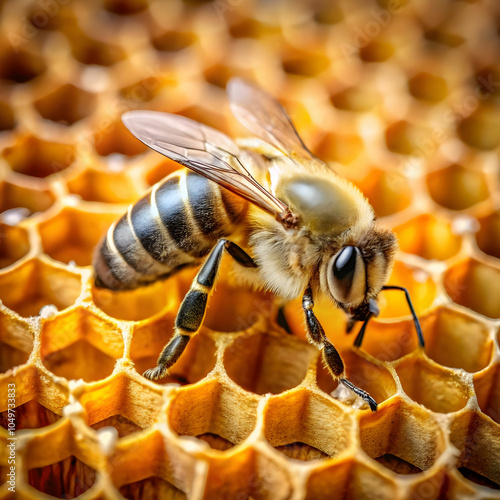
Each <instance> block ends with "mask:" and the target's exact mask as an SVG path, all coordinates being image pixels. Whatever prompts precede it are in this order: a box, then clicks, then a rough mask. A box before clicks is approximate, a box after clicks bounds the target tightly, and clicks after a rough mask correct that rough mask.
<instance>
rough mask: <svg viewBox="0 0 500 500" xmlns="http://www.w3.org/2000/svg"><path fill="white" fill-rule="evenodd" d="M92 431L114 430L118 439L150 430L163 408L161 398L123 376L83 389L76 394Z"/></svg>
mask: <svg viewBox="0 0 500 500" xmlns="http://www.w3.org/2000/svg"><path fill="white" fill-rule="evenodd" d="M76 397H77V399H78V400H79V402H80V403H81V404H82V405H83V407H84V408H85V410H86V412H87V418H88V422H87V423H88V425H89V426H90V427H92V428H94V429H100V428H102V427H106V426H113V427H115V428H116V429H117V431H118V435H119V436H120V437H124V436H127V435H128V434H130V433H132V432H137V431H139V430H141V429H146V428H148V427H151V426H152V425H153V424H154V423H155V422H156V420H157V418H158V414H159V412H160V409H161V406H162V402H163V401H162V394H161V392H160V391H155V390H153V389H151V388H150V387H149V386H145V385H142V384H139V383H138V382H136V381H135V380H132V379H130V378H129V377H127V376H125V375H117V376H113V377H111V378H108V379H106V380H103V381H101V382H97V383H94V384H91V385H88V386H86V387H84V388H83V387H82V388H81V389H80V390H79V391H78V392H77V394H76Z"/></svg>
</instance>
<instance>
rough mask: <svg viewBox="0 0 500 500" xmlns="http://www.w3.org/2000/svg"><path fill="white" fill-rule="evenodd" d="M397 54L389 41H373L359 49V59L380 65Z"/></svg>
mask: <svg viewBox="0 0 500 500" xmlns="http://www.w3.org/2000/svg"><path fill="white" fill-rule="evenodd" d="M394 52H395V48H394V45H393V44H392V43H390V42H388V41H387V40H383V39H376V40H371V41H370V42H369V43H367V44H366V45H365V46H364V47H361V48H360V49H359V57H360V58H361V59H362V60H363V61H365V62H371V63H379V62H384V61H387V59H390V58H391V57H392V56H393V55H394Z"/></svg>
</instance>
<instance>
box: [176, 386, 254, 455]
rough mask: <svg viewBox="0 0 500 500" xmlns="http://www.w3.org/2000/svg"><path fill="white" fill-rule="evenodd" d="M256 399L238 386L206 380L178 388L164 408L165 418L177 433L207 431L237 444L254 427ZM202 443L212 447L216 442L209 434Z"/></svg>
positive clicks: (200, 433) (202, 432)
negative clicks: (166, 417) (242, 402)
mask: <svg viewBox="0 0 500 500" xmlns="http://www.w3.org/2000/svg"><path fill="white" fill-rule="evenodd" d="M242 400H244V401H245V404H244V405H242V404H241V401H242ZM258 401H259V398H258V397H257V396H254V395H251V394H248V393H245V392H244V391H243V390H241V389H237V388H233V387H230V386H227V385H225V384H224V385H223V384H221V383H220V382H218V381H217V380H215V379H207V380H204V381H202V382H200V383H198V384H196V385H193V386H188V387H183V388H181V389H179V391H178V392H177V393H176V395H175V397H174V398H173V399H172V401H171V403H170V405H169V407H168V420H169V423H170V425H171V427H172V429H173V430H174V432H176V433H177V434H178V435H179V436H194V437H200V436H203V435H205V434H207V433H210V434H212V435H215V436H217V437H220V438H222V439H223V440H225V441H229V443H231V444H232V445H237V444H239V443H241V442H242V441H243V440H245V439H246V438H247V437H248V436H249V435H250V433H251V432H252V430H253V429H254V427H255V422H256V419H257V404H258ZM203 437H205V436H203ZM206 442H208V444H209V445H210V444H214V443H215V444H216V446H219V443H220V441H217V440H216V439H214V437H213V436H212V437H211V439H208V440H206ZM224 448H226V446H224Z"/></svg>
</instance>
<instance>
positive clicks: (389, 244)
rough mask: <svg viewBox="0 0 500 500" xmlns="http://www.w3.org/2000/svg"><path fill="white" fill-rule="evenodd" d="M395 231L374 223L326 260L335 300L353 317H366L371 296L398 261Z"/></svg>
mask: <svg viewBox="0 0 500 500" xmlns="http://www.w3.org/2000/svg"><path fill="white" fill-rule="evenodd" d="M396 250H397V240H396V237H395V236H394V234H393V233H392V232H391V231H389V230H387V229H384V228H381V227H379V226H378V225H376V224H374V225H373V226H372V228H370V230H369V231H368V232H367V233H365V234H364V235H363V237H362V238H361V239H360V240H359V241H357V242H354V241H349V240H348V241H347V242H346V244H344V245H343V246H342V248H341V249H340V250H339V251H338V252H336V253H335V254H334V255H333V256H331V258H330V259H329V261H328V262H327V264H326V268H325V271H326V281H327V283H328V289H329V291H330V294H331V295H332V298H333V299H334V301H335V302H336V303H337V304H338V305H339V306H340V307H341V308H342V309H344V310H345V311H346V312H348V313H349V314H350V315H351V317H352V318H353V319H356V320H363V319H364V318H365V317H366V315H367V314H368V312H369V309H368V305H369V301H370V299H374V298H376V297H377V295H378V293H379V292H380V290H381V289H382V287H383V286H384V285H385V284H386V282H387V280H388V278H389V275H390V273H391V270H392V266H393V264H394V255H395V253H396Z"/></svg>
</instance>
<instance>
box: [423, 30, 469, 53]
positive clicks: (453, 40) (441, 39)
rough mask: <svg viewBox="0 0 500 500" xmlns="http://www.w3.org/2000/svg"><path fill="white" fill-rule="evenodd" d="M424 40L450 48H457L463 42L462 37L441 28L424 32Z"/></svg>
mask: <svg viewBox="0 0 500 500" xmlns="http://www.w3.org/2000/svg"><path fill="white" fill-rule="evenodd" d="M425 38H427V40H430V41H431V42H435V43H439V44H441V45H447V46H448V47H450V48H455V47H459V46H460V45H462V44H463V43H464V42H465V38H464V37H463V36H461V35H457V34H456V33H451V32H450V31H448V30H447V29H446V27H443V26H441V27H437V28H433V29H428V30H426V31H425Z"/></svg>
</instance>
